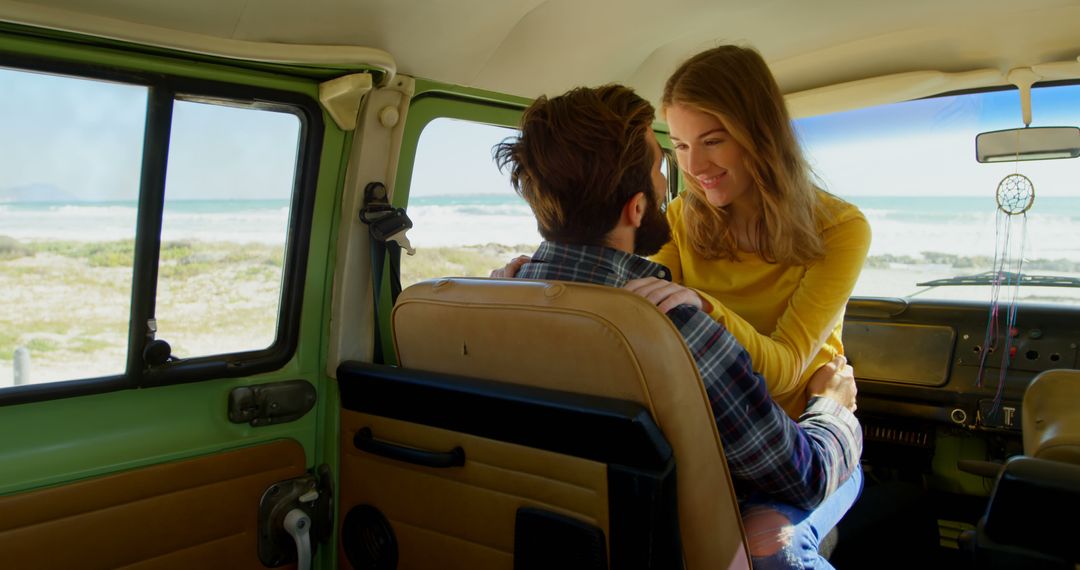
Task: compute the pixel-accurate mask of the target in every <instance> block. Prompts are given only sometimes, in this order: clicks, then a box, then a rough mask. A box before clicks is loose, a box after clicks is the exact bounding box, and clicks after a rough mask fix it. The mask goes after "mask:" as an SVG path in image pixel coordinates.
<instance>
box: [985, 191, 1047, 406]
mask: <svg viewBox="0 0 1080 570" xmlns="http://www.w3.org/2000/svg"><path fill="white" fill-rule="evenodd" d="M1034 203H1035V186H1034V185H1033V184H1032V183H1031V180H1029V179H1028V177H1026V176H1024V175H1023V174H1019V173H1014V174H1010V175H1008V176H1006V177H1005V178H1003V179H1002V180H1001V182H1000V183H998V187H997V218H996V223H995V232H994V233H995V236H996V240H995V244H994V267H993V272H992V275H993V280H992V284H991V287H990V317H989V319H988V320H987V323H986V336H985V338H984V339H983V350H982V354H981V356H980V358H979V375H978V381H977V385H978V386H979V387H980V388H981V387H982V385H983V376H984V374H985V372H986V361H987V359H988V358H989V355H990V354H992V353H994V352H998V351H999V350H1000V354H1001V365H1000V368H999V369H1000V375H999V377H998V385H997V392H996V393H995V395H994V403H993V406H992V407H991V409H990V415H993V414H995V413H997V410H998V408H999V407H1000V406H1001V397H1002V393H1003V390H1004V388H1005V372H1006V371H1007V370H1008V368H1009V362H1010V360H1011V359H1012V357H1013V354H1012V349H1013V346H1012V343H1013V331H1014V330H1015V327H1016V313H1017V302H1018V297H1019V292H1020V278H1021V275H1022V273H1021V270H1022V269H1023V265H1024V242H1025V240H1026V238H1027V212H1028V210H1030V209H1031V206H1032V204H1034ZM1002 291H1004V293H1005V299H1004V300H1003V299H1002ZM1003 301H1004V303H1003Z"/></svg>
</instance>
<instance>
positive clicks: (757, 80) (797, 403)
mask: <svg viewBox="0 0 1080 570" xmlns="http://www.w3.org/2000/svg"><path fill="white" fill-rule="evenodd" d="M661 103H662V107H661V112H662V113H663V115H664V117H665V119H666V120H667V123H668V127H669V128H670V131H671V139H672V142H673V143H674V145H675V154H676V158H677V159H678V164H679V169H680V170H681V171H682V173H683V177H684V181H685V183H686V186H687V188H688V190H687V191H685V192H683V193H682V194H681V195H680V196H679V197H678V198H676V199H675V200H673V201H672V202H671V203H670V204H669V205H668V208H667V217H668V221H669V225H670V226H671V229H672V239H671V240H670V241H669V242H668V243H667V244H666V245H665V246H664V247H663V248H662V249H661V250H660V252H659V253H657V254H656V255H654V256H653V257H652V258H651V259H652V260H653V261H655V262H657V263H660V264H662V265H665V266H667V267H668V269H670V273H671V275H670V277H671V281H667V280H663V279H657V278H652V277H650V278H644V279H637V280H634V281H630V282H629V283H627V285H626V288H628V289H630V290H632V291H634V292H636V293H638V294H640V295H642V296H644V297H646V298H647V299H649V300H650V301H652V302H653V303H655V304H657V305H658V306H659V308H660V310H661V311H663V312H667V311H669V310H670V309H672V308H674V307H676V306H678V305H683V304H689V305H693V306H696V307H698V308H701V309H703V310H705V311H707V312H708V313H709V314H710V315H711V316H712V317H713V318H714V319H716V320H717V321H719V322H720V323H721V324H723V325H724V326H726V327H727V328H728V330H730V332H731V333H732V334H733V335H734V336H735V338H736V339H737V340H738V341H739V343H740V344H742V345H743V347H744V348H745V349H746V351H747V353H748V354H749V355H750V357H751V361H752V363H753V367H754V370H755V371H757V372H759V373H760V374H761V375H762V376H764V378H765V381H766V384H767V385H768V389H769V394H770V396H772V398H773V399H774V400H776V402H777V403H778V404H780V405H781V406H782V407H783V408H784V410H785V411H786V412H787V413H788V414H789V415H790V416H792V417H793V418H795V419H797V418H798V414H799V413H800V412H801V411H802V410H803V409H804V408H805V406H806V401H807V396H806V386H807V383H808V382H809V379H810V377H811V376H812V375H813V374H814V372H816V371H817V370H818V369H819V368H821V367H822V366H824V365H827V364H829V363H830V362H832V361H833V360H834V358H835V357H837V356H840V355H842V354H843V344H842V343H841V338H840V333H841V325H842V322H843V315H844V308H845V306H846V303H847V300H848V297H849V296H850V294H851V291H852V289H853V288H854V286H855V281H856V279H857V278H858V276H859V272H860V270H861V269H862V266H863V262H864V261H865V259H866V252H867V250H868V249H869V245H870V227H869V225H868V224H867V222H866V219H865V218H864V217H863V215H862V213H861V212H859V210H858V209H857V208H855V206H853V205H851V204H848V203H847V202H844V201H843V200H841V199H839V198H837V197H835V196H832V195H831V194H829V193H827V192H825V191H824V190H822V189H820V188H817V187H816V186H814V184H813V182H812V175H811V172H810V169H809V167H808V165H807V163H806V161H805V159H804V158H803V156H802V151H801V150H800V148H799V145H798V141H797V140H796V137H795V132H794V130H793V128H792V125H791V119H790V116H789V114H788V111H787V108H786V106H785V103H784V99H783V95H782V94H781V92H780V89H779V87H778V86H777V84H776V80H775V78H773V76H772V73H771V72H770V71H769V68H768V66H767V64H766V63H765V61H764V60H763V59H762V57H761V55H760V54H758V53H757V52H756V51H754V50H753V49H749V48H744V47H739V46H721V47H718V48H714V49H710V50H708V51H705V52H702V53H699V54H697V55H695V56H693V57H691V58H690V59H689V60H687V61H686V62H684V63H683V64H682V65H681V66H680V67H679V68H678V69H677V70H675V72H674V73H673V74H672V75H671V77H670V78H669V79H668V81H667V84H666V86H665V89H664V95H663V100H662V102H661ZM528 259H529V258H528V257H520V258H518V259H515V260H513V261H512V262H511V263H510V264H508V265H507V266H506V267H504V268H501V269H498V270H495V271H494V272H492V276H493V277H507V276H513V275H514V274H515V273H516V272H517V269H518V268H519V267H520V266H521V265H522V264H523V263H525V262H527V261H528ZM841 360H842V359H841ZM844 368H845V369H846V370H844V373H846V374H851V369H850V367H846V366H845V367H844ZM861 489H862V472H861V470H859V469H858V468H855V470H854V472H853V474H852V476H851V477H850V478H849V479H848V480H847V482H845V483H843V484H842V485H840V487H839V488H838V489H836V490H835V491H834V492H833V493H832V494H831V495H830V496H829V497H828V498H826V499H825V500H824V502H822V503H821V504H820V505H819V506H818V507H816V508H815V509H813V510H810V511H806V510H800V509H796V508H793V507H791V506H790V505H784V504H781V503H777V502H774V501H769V500H768V499H765V498H764V497H763V498H761V500H760V501H754V502H751V503H747V504H744V505H743V522H744V526H745V529H746V531H747V535H748V538H749V540H750V545H749V546H750V550H751V555H752V556H753V558H754V567H755V568H772V567H777V568H791V567H816V568H829V567H830V566H829V564H828V562H827V561H825V560H824V558H822V557H820V556H819V555H818V553H817V549H818V544H819V541H820V539H821V537H824V536H825V535H826V534H827V533H828V532H829V530H831V529H832V528H833V527H834V526H835V525H836V523H837V522H838V521H839V520H840V518H841V517H842V516H843V514H844V513H845V512H847V510H848V509H849V508H850V507H851V505H852V504H853V503H854V501H855V499H856V498H857V497H858V495H859V493H860V492H861Z"/></svg>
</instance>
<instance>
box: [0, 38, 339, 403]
mask: <svg viewBox="0 0 1080 570" xmlns="http://www.w3.org/2000/svg"><path fill="white" fill-rule="evenodd" d="M61 51H62V50H61ZM103 51H105V52H107V53H109V54H112V53H113V52H111V51H110V50H103ZM79 54H80V59H87V58H94V56H95V55H98V56H100V55H101V52H98V53H97V54H87V53H86V52H83V51H79ZM101 59H103V60H104V59H107V58H104V57H103V58H101ZM0 66H3V67H5V68H7V69H12V70H15V71H27V72H31V73H47V74H56V75H60V76H67V77H71V78H74V79H88V80H98V81H108V82H116V83H124V84H128V85H134V86H142V87H145V88H146V89H147V106H146V124H145V130H144V135H143V147H142V150H143V155H142V163H141V172H140V182H139V197H138V213H137V217H136V222H135V238H134V246H135V249H134V256H133V267H132V289H131V305H130V307H129V320H128V338H127V360H126V362H125V364H124V368H125V370H124V372H123V373H120V374H116V375H110V376H99V377H93V378H75V379H71V380H63V381H55V382H47V383H40V384H27V385H20V386H11V387H6V388H4V389H2V390H0V407H2V406H8V405H17V404H23V403H29V402H38V401H44V400H55V399H61V398H70V397H77V396H84V395H91V394H101V393H106V392H113V391H117V390H125V389H133V388H148V387H156V386H166V385H173V384H182V383H189V382H200V381H205V380H211V379H224V378H236V377H242V376H249V375H252V374H258V373H262V372H269V371H272V370H277V369H280V368H282V367H283V366H284V365H285V364H286V363H287V362H289V361H290V360H291V359H292V358H293V357H294V355H295V354H296V350H297V346H298V344H299V338H300V326H301V309H302V304H303V298H304V290H305V281H306V272H307V266H308V254H309V249H310V243H311V232H312V220H313V217H314V206H315V194H316V192H315V191H316V183H317V181H318V174H319V167H320V155H321V153H322V149H323V139H324V135H325V133H326V126H325V124H324V121H323V113H322V110H321V108H320V106H319V104H318V102H317V101H315V100H314V99H313V98H312V97H311V96H309V95H307V94H305V93H302V92H299V91H290V90H287V89H281V88H276V87H266V86H261V85H249V84H244V83H234V82H228V81H222V80H217V79H204V78H199V77H192V76H186V75H182V74H181V73H179V72H177V71H172V72H167V73H160V72H153V71H142V70H136V69H127V68H123V67H113V66H108V65H106V64H102V63H90V62H88V61H73V60H65V59H56V58H52V57H46V56H41V55H30V54H24V53H19V52H15V53H11V52H9V51H6V50H4V49H3V46H2V45H0ZM151 66H152V64H147V67H151ZM235 71H236V72H237V74H238V75H239V74H250V73H251V71H250V70H247V69H243V68H236V69H235ZM262 73H263V74H265V72H262ZM177 100H197V101H205V100H220V101H227V102H229V104H232V105H237V106H242V107H248V108H254V109H264V110H272V111H278V112H288V113H290V114H293V115H294V116H296V117H297V119H298V120H299V129H300V131H299V135H298V139H297V140H298V147H297V157H296V169H295V173H294V178H293V192H292V196H291V199H290V211H289V224H288V229H287V233H286V236H285V239H286V241H285V249H284V259H283V264H282V281H281V295H280V302H279V304H278V313H277V330H276V333H275V340H274V342H273V343H272V344H271V345H270V346H268V347H267V348H264V349H258V350H250V351H243V352H231V353H225V354H215V355H207V356H199V357H192V358H186V359H183V360H178V361H173V362H168V363H165V364H163V365H160V366H156V367H149V366H147V365H145V364H144V361H143V356H142V355H143V351H144V350H145V348H146V345H147V344H148V343H149V341H150V339H149V338H148V336H147V334H146V326H147V322H148V319H150V318H152V317H153V314H154V310H155V306H156V302H157V299H156V294H157V283H158V267H159V263H160V250H161V226H162V217H163V211H164V205H165V195H164V192H165V177H166V168H167V161H168V152H169V143H170V135H171V126H172V108H173V104H174V103H175V101H177ZM164 340H167V339H164Z"/></svg>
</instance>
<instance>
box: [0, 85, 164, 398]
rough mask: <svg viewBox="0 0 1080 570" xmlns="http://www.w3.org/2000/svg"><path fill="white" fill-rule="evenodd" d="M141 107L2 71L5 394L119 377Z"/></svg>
mask: <svg viewBox="0 0 1080 570" xmlns="http://www.w3.org/2000/svg"><path fill="white" fill-rule="evenodd" d="M146 101H147V89H146V88H145V87H139V86H131V85H121V84H116V83H106V82H102V81H91V80H86V79H76V78H72V77H62V76H56V75H45V74H39V73H28V72H23V71H15V70H10V69H0V125H3V128H0V148H3V149H4V151H3V152H0V291H3V292H4V294H3V295H2V298H3V300H2V301H0V303H2V304H3V305H4V307H3V310H0V387H3V386H10V385H12V384H29V383H39V382H55V381H57V380H68V379H75V378H92V377H98V376H109V375H117V374H122V373H123V372H124V369H125V361H126V359H127V336H128V334H127V332H128V319H129V313H130V307H131V290H132V267H133V260H134V240H135V221H136V210H137V204H138V198H139V173H140V163H141V158H142V147H143V130H144V122H145V117H146Z"/></svg>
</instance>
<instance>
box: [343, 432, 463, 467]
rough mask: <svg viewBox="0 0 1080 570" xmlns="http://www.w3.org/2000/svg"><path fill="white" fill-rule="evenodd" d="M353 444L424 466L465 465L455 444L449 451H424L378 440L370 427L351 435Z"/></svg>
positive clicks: (378, 453) (365, 449)
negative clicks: (353, 435)
mask: <svg viewBox="0 0 1080 570" xmlns="http://www.w3.org/2000/svg"><path fill="white" fill-rule="evenodd" d="M353 445H355V446H356V447H357V449H359V450H361V451H366V452H368V453H373V454H375V455H379V456H382V457H386V458H389V459H395V460H397V461H405V462H407V463H413V464H416V465H423V466H424V467H461V466H462V465H465V450H464V449H462V448H461V446H460V445H459V446H457V447H455V448H453V449H451V450H450V451H425V450H423V449H415V448H412V447H405V446H403V445H397V444H394V443H389V442H386V441H379V440H377V439H375V436H374V435H373V434H372V433H371V428H361V429H360V431H358V432H356V436H355V437H353Z"/></svg>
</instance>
